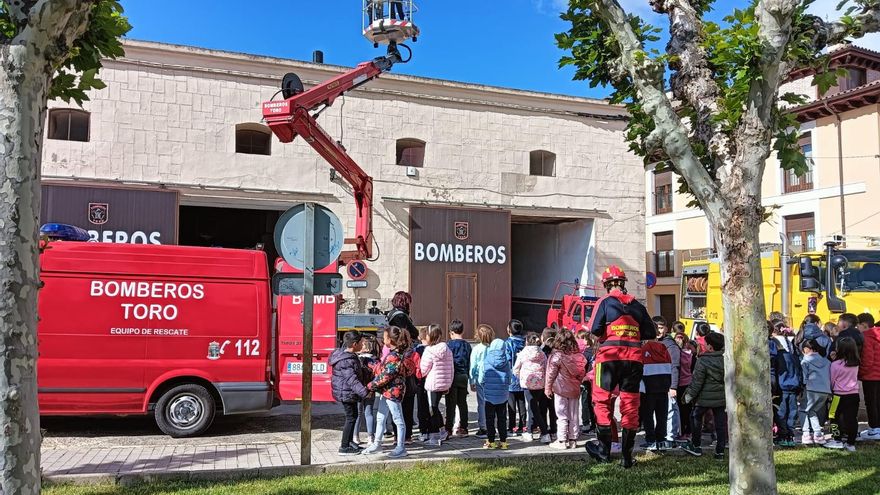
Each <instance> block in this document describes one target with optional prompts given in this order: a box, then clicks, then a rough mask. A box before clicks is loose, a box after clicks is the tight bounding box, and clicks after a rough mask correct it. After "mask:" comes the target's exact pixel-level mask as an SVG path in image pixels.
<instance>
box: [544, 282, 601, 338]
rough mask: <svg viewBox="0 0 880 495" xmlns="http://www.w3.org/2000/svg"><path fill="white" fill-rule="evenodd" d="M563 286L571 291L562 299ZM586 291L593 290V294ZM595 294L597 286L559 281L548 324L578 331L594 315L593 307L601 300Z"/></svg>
mask: <svg viewBox="0 0 880 495" xmlns="http://www.w3.org/2000/svg"><path fill="white" fill-rule="evenodd" d="M562 288H567V289H569V290H570V291H571V293H569V294H564V295H562V298H561V299H560V298H559V295H560V289H562ZM585 291H592V293H593V295H591V296H588V295H584V294H583V293H584V292H585ZM595 294H596V288H595V287H592V286H588V285H580V284H576V283H575V284H572V283H568V282H559V283H558V284H556V291H555V292H554V293H553V302H552V303H551V304H550V309H549V310H547V326H548V327H550V328H567V329H569V330H571V331H572V332H577V331H578V330H580V329H581V327H582V326H584V325H586V324H587V322H589V321H590V317H591V316H593V308H594V307H595V306H596V301H598V300H599V297H598V296H596V295H595Z"/></svg>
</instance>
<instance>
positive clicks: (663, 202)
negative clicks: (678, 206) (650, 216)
mask: <svg viewBox="0 0 880 495" xmlns="http://www.w3.org/2000/svg"><path fill="white" fill-rule="evenodd" d="M671 211H672V172H671V171H666V172H655V173H654V214H655V215H659V214H661V213H670V212H671Z"/></svg>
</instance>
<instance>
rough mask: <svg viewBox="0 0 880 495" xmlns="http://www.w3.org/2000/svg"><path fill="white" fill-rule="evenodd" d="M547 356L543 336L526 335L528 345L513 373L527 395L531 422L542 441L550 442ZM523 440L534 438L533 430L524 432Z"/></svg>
mask: <svg viewBox="0 0 880 495" xmlns="http://www.w3.org/2000/svg"><path fill="white" fill-rule="evenodd" d="M546 366H547V356H546V355H545V354H544V351H543V350H541V336H540V335H538V334H537V333H534V332H529V333H528V334H527V335H526V346H525V347H524V348H523V350H522V351H520V353H519V354H517V356H516V364H514V365H513V374H514V376H516V377H517V378H518V379H519V385H520V386H521V387H522V389H523V392H525V395H526V402H527V403H528V406H529V417H530V424H532V425H534V426H536V427H538V430H540V432H541V437H540V439H541V442H542V443H550V429H549V428H548V427H547V404H548V402H549V401H548V400H547V398H546V396H545V395H544V371H545V368H546ZM523 440H534V438H533V437H532V432H531V431H526V432H525V433H524V434H523Z"/></svg>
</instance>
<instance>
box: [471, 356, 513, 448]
mask: <svg viewBox="0 0 880 495" xmlns="http://www.w3.org/2000/svg"><path fill="white" fill-rule="evenodd" d="M504 351H505V349H504V341H503V340H501V339H495V340H493V341H492V343H491V344H489V348H488V349H486V354H485V356H484V357H483V365H482V366H481V367H480V368H479V369H478V377H477V383H479V384H480V386H481V387H482V388H483V396H484V397H485V399H486V429H487V430H488V431H487V432H486V434H487V436H488V439H487V440H486V443H485V444H484V445H483V448H486V449H502V450H506V449H507V399H508V397H509V396H510V391H509V390H508V387H509V386H510V381H511V377H512V376H513V375H512V373H511V369H510V361H509V360H508V359H507V355H506V353H505V352H504ZM496 422H497V423H496ZM496 426H497V432H498V436H499V437H500V439H501V442H499V443H497V444H496V443H495V432H496Z"/></svg>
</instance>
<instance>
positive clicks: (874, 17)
mask: <svg viewBox="0 0 880 495" xmlns="http://www.w3.org/2000/svg"><path fill="white" fill-rule="evenodd" d="M851 17H852V19H853V21H854V22H853V23H851V24H849V25H848V24H844V23H843V22H842V21H841V20H840V19H838V20H836V21H832V22H823V24H824V30H823V32H822V34H824V39H823V40H819V41H820V43H818V46H817V47H816V48H817V49H819V50H821V49H822V48H825V47H826V46H828V45H834V44H837V43H843V42H844V41H846V39H847V38H861V37H862V36H864V35H866V34H868V33H876V32H880V2H876V1H873V2H870V3H868V5H866V6H865V7H863V8H862V9H861V11H860V12H858V13H853V15H852V16H851Z"/></svg>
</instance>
